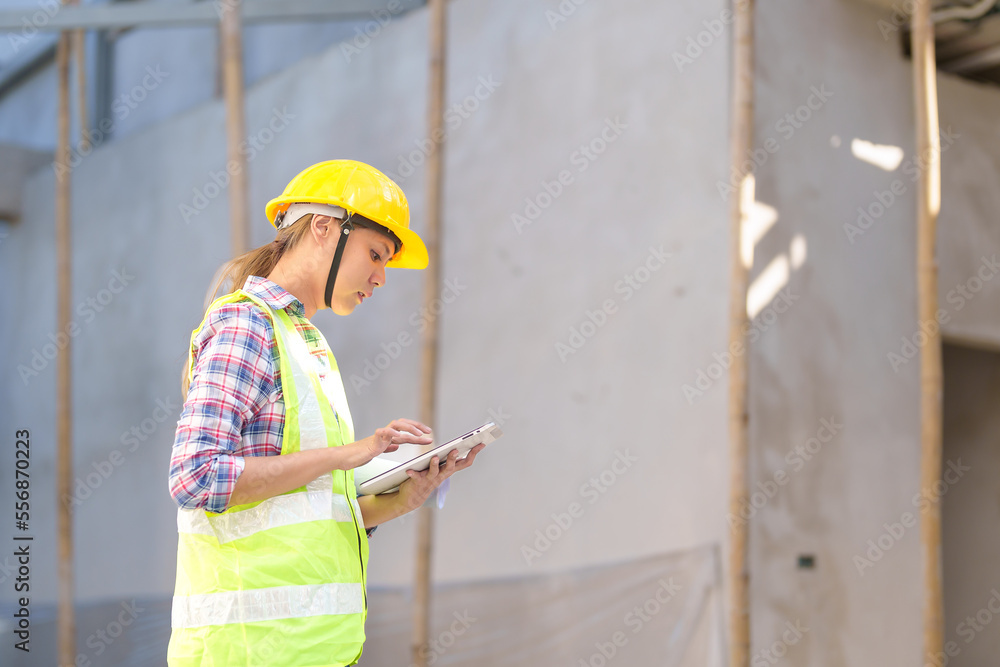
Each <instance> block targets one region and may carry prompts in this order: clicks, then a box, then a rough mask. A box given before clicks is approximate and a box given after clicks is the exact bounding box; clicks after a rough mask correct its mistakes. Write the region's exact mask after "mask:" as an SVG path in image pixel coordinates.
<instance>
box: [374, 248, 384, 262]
mask: <svg viewBox="0 0 1000 667" xmlns="http://www.w3.org/2000/svg"><path fill="white" fill-rule="evenodd" d="M372 259H373V260H375V261H376V262H378V261H380V260H381V259H382V258H381V257H380V256H379V254H378V253H377V252H375V251H374V250H373V251H372Z"/></svg>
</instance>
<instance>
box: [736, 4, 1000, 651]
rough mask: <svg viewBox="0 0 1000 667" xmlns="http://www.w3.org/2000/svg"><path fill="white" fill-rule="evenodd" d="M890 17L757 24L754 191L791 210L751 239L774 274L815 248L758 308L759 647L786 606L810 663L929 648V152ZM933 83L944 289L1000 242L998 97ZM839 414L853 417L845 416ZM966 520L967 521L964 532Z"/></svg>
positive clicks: (841, 11)
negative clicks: (876, 153) (922, 505)
mask: <svg viewBox="0 0 1000 667" xmlns="http://www.w3.org/2000/svg"><path fill="white" fill-rule="evenodd" d="M880 18H883V14H882V13H881V12H880V11H879V10H877V9H872V8H871V7H869V6H867V5H863V4H860V3H853V2H839V1H834V0H831V1H828V2H822V3H819V4H816V3H812V4H810V6H809V8H808V10H807V9H806V8H805V6H803V5H801V3H790V2H786V3H778V4H772V5H766V6H763V7H761V9H760V14H759V18H758V24H757V25H758V31H759V32H758V39H759V41H758V44H759V51H758V64H757V75H758V88H757V111H756V118H757V125H756V131H757V141H756V145H758V146H764V145H765V144H764V142H765V141H766V139H767V138H768V137H773V138H775V140H776V141H777V146H778V149H777V150H776V151H775V152H774V153H773V155H771V156H769V158H768V159H767V161H766V163H765V164H763V166H761V167H760V168H759V169H758V170H757V188H758V189H757V199H758V201H760V202H762V203H764V204H766V205H768V206H770V207H773V209H774V212H773V213H772V216H773V215H775V214H776V215H777V221H776V223H775V224H774V225H773V226H772V227H771V228H770V230H769V231H768V232H767V233H766V234H765V235H764V236H763V238H762V239H761V241H760V242H759V243H758V245H757V255H756V257H755V262H756V265H755V270H754V274H755V276H756V277H757V278H759V279H760V281H761V284H762V285H763V284H767V282H768V279H769V276H774V275H777V276H779V277H781V275H782V274H781V272H780V271H777V272H775V273H770V274H769V272H768V270H767V269H766V267H768V266H769V265H771V263H772V262H775V264H774V265H771V268H772V269H773V268H774V267H775V266H776V267H778V268H779V269H780V268H781V266H783V262H785V261H786V259H785V258H787V261H788V262H789V263H790V264H791V265H792V266H793V267H794V259H793V258H794V256H795V255H796V252H795V250H794V246H795V244H796V241H795V238H796V236H799V235H800V236H801V237H802V239H804V245H805V247H806V249H807V251H806V253H805V255H806V258H805V261H804V263H803V264H802V265H801V268H799V269H798V270H794V268H792V270H790V271H789V272H788V279H787V285H788V289H789V291H790V292H791V293H792V294H794V295H795V296H797V297H798V301H796V302H795V305H794V306H793V307H790V308H788V311H787V312H786V313H784V314H779V315H777V316H776V317H775V315H772V318H773V319H776V320H777V321H776V323H775V324H773V325H772V326H766V324H767V322H766V320H762V319H761V317H758V322H760V323H761V325H762V328H764V329H765V330H764V331H763V333H762V335H761V336H760V342H759V344H757V345H756V346H755V347H754V348H753V353H752V356H751V359H750V362H751V378H750V381H751V396H752V411H751V415H752V416H751V430H752V433H753V437H752V446H753V451H754V455H753V456H754V465H753V468H754V473H753V479H754V480H755V482H759V484H760V486H756V488H755V490H756V491H758V492H759V494H760V495H758V501H759V502H760V503H761V504H762V507H761V509H759V510H758V511H757V512H756V513H755V514H754V519H755V520H753V519H752V521H753V523H752V524H751V527H752V533H751V542H752V545H753V546H752V560H751V572H752V573H753V575H752V576H753V580H752V581H753V583H752V593H751V597H752V599H753V601H754V608H755V612H756V615H755V616H754V624H753V644H754V651H755V655H764V654H763V653H762V651H765V650H767V649H768V648H769V647H773V646H776V645H775V644H774V642H779V643H780V642H781V641H782V632H783V630H784V629H785V627H786V626H785V624H786V623H787V622H792V623H796V622H798V621H801V622H802V624H803V625H804V626H807V627H809V628H810V630H809V631H808V632H807V633H805V636H804V638H803V639H802V640H801V641H797V642H796V643H795V644H794V645H791V646H788V647H787V649H788V656H789V657H788V659H789V660H791V661H793V662H795V663H796V664H810V665H840V664H861V663H864V664H876V663H887V664H888V663H892V664H907V663H910V664H918V663H917V661H918V660H919V659H920V642H921V639H920V638H921V627H920V618H921V617H920V609H921V600H922V593H921V592H920V588H919V586H916V585H914V582H919V581H920V552H919V541H918V535H917V530H916V528H914V527H913V525H914V524H915V522H916V517H917V516H918V507H917V504H915V503H914V495H915V494H916V493H917V492H918V491H919V480H918V470H919V410H918V400H919V398H918V389H919V370H918V363H917V361H916V358H915V355H916V347H912V348H911V347H908V344H907V343H905V342H904V339H905V340H907V341H910V342H911V343H914V344H915V343H918V342H919V338H917V334H918V332H919V328H918V326H917V321H916V291H915V274H914V270H915V261H914V253H915V232H914V230H915V222H914V220H915V217H914V216H915V205H914V196H915V193H916V187H917V186H916V180H915V179H916V174H918V173H919V170H920V169H921V168H922V167H921V164H922V163H921V161H920V157H919V156H917V155H915V151H914V126H913V123H914V121H913V112H912V89H911V76H912V71H911V68H910V63H909V62H908V61H905V60H904V59H903V57H902V56H901V54H900V48H899V35H898V34H889V35H886V36H883V35H882V33H881V32H880V31H879V29H878V26H877V21H878V20H879V19H880ZM804 26H806V27H804ZM939 86H940V103H941V128H942V130H943V131H944V135H943V139H942V145H943V146H944V148H945V152H944V153H943V155H942V157H943V162H944V173H943V177H942V183H943V186H942V190H943V200H944V204H943V206H942V211H941V217H940V233H939V243H940V247H941V250H940V256H941V276H940V285H941V300H942V306H945V299H946V296H947V294H948V291H949V290H950V289H951V288H952V287H954V286H955V284H957V283H958V281H959V280H962V281H963V282H964V281H965V280H967V279H968V278H969V277H970V276H973V275H975V272H976V271H977V270H978V266H979V265H980V263H981V260H980V256H981V255H982V254H983V253H986V254H989V253H992V252H993V249H994V248H995V247H996V240H995V237H996V230H995V219H996V215H995V212H994V211H995V207H993V208H991V207H990V205H989V204H990V202H991V201H992V200H991V198H993V199H995V198H996V195H995V192H994V190H995V188H992V187H991V186H990V185H989V184H990V183H993V182H995V180H996V176H997V173H996V170H997V164H998V162H997V156H998V155H1000V145H998V143H997V130H996V125H995V122H993V119H994V118H995V117H996V114H995V113H992V112H991V111H990V110H993V109H996V105H997V104H998V103H1000V94H998V92H997V91H996V89H995V88H991V87H983V86H978V85H975V84H971V83H969V82H965V81H961V80H956V79H953V78H950V77H947V76H942V77H940V78H939ZM817 90H819V91H820V92H822V91H828V97H829V101H827V102H822V101H821V97H820V96H819V95H818V94H817V93H816V91H817ZM811 95H812V96H813V97H810V96H811ZM802 105H805V106H802ZM809 105H812V107H811V108H810V106H809ZM786 114H793V117H792V118H790V119H789V118H787V117H786ZM795 114H798V115H797V117H796V116H795ZM949 127H953V128H954V130H955V131H954V132H949V131H948V128H949ZM956 134H957V135H958V136H957V138H952V137H955V135H956ZM855 139H861V140H865V141H868V142H871V143H874V144H879V145H883V146H893V147H898V148H900V149H902V153H903V156H902V160H901V161H900V163H899V164H897V165H896V166H895V167H894V168H893V167H890V168H889V169H888V170H886V169H883V168H879V167H877V166H874V165H873V164H871V163H869V162H866V161H864V160H862V159H860V158H858V157H855V152H854V151H853V149H852V144H853V141H854V140H855ZM865 214H867V217H866V215H865ZM798 243H799V244H800V245H799V247H800V248H801V247H802V246H801V244H802V241H799V242H798ZM752 289H753V288H752ZM995 289H996V285H995V284H994V283H988V284H987V288H984V289H983V290H982V296H981V297H976V298H975V303H972V304H969V305H970V307H968V308H966V309H965V310H964V311H961V312H955V313H954V318H953V319H952V320H951V322H950V323H949V324H947V325H946V327H945V333H946V335H951V336H956V335H958V334H962V335H963V336H969V337H976V338H980V339H987V338H993V339H995V337H996V332H997V331H1000V328H998V327H997V324H998V322H997V319H996V312H997V310H996V308H995V307H993V308H991V305H992V306H995V305H996V303H995V301H996V299H995V298H994V297H995V295H994V293H993V290H995ZM973 306H974V307H973ZM947 307H948V308H954V304H952V305H950V306H947ZM955 310H956V311H957V310H958V309H955ZM764 313H765V314H766V311H764ZM824 419H825V420H827V421H826V424H824ZM831 423H834V424H838V425H841V426H838V428H837V429H836V433H833V431H834V429H831V428H829V424H831ZM831 435H832V436H833V437H832V438H831V437H830V436H831ZM769 490H770V491H769ZM904 524H905V525H904ZM971 525H973V524H972V522H971V519H969V518H966V519H964V520H963V521H962V522H961V524H960V525H959V526H958V527H957V528H956V530H968V529H970V527H971ZM977 525H978V524H977ZM900 526H902V531H901V532H900V530H899V527H900ZM980 529H981V526H980ZM802 555H806V556H813V557H814V567H813V568H802V567H799V561H798V558H799V556H802ZM954 558H959V556H957V555H956V556H955V557H954ZM954 567H961V565H956V566H954ZM970 664H971V663H970Z"/></svg>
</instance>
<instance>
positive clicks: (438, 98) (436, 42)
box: [411, 0, 447, 667]
mask: <svg viewBox="0 0 1000 667" xmlns="http://www.w3.org/2000/svg"><path fill="white" fill-rule="evenodd" d="M427 4H428V11H429V13H430V18H429V20H430V38H429V42H430V76H429V86H428V91H427V129H428V135H427V136H428V137H429V138H430V140H431V141H432V142H434V143H435V144H437V147H436V148H435V149H434V150H433V151H432V152H431V154H430V155H429V156H428V158H427V230H426V233H425V236H424V239H425V244H426V245H427V254H428V257H429V263H428V265H427V273H426V275H425V283H424V306H425V307H426V308H430V305H431V303H432V302H433V301H434V299H435V298H437V294H438V289H439V287H440V285H439V283H440V281H441V258H440V254H441V253H440V248H441V242H440V237H441V231H440V230H441V193H442V189H443V188H442V167H443V160H444V143H443V141H444V76H445V35H446V27H447V26H446V18H447V16H446V11H447V6H446V4H445V0H430V1H429V2H428V3H427ZM438 322H439V319H438V318H436V319H434V320H433V321H432V322H430V324H429V325H428V327H427V329H426V330H425V333H424V339H423V358H422V382H421V397H420V399H421V400H420V419H421V421H423V422H424V423H425V424H434V415H435V412H436V407H437V405H436V404H437V358H438ZM433 536H434V507H433V506H426V505H425V506H424V507H421V508H420V509H419V510H418V511H417V544H416V549H417V554H416V572H415V575H414V592H413V637H412V641H411V650H412V655H411V660H412V663H413V665H414V666H415V667H426V665H427V651H426V650H424V649H425V647H427V645H428V641H429V638H430V615H431V554H432V545H433Z"/></svg>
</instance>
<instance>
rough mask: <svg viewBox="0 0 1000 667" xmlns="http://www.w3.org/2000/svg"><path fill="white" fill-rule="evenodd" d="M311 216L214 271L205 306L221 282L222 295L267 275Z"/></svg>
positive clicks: (184, 389)
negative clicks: (251, 278) (223, 289)
mask: <svg viewBox="0 0 1000 667" xmlns="http://www.w3.org/2000/svg"><path fill="white" fill-rule="evenodd" d="M312 218H313V214H312V213H306V214H305V215H303V216H302V217H301V218H299V219H298V220H296V221H295V222H293V223H292V224H290V225H287V226H285V227H282V228H281V229H279V230H278V234H277V236H276V237H275V239H274V241H272V242H271V243H268V244H267V245H262V246H260V247H259V248H255V249H253V250H251V251H250V252H247V253H244V254H242V255H240V256H239V257H236V258H234V259H231V260H229V261H228V262H226V263H225V264H223V265H222V266H221V267H220V268H219V270H218V271H216V273H215V276H214V277H213V278H212V283H211V287H210V288H209V290H208V292H206V294H205V305H204V308H205V310H206V311H207V310H208V307H209V306H210V305H211V304H212V302H213V301H214V300H215V299H216V298H217V295H218V293H219V290H220V289H221V288H222V287H223V286H224V285H225V286H226V291H224V292H223V293H222V295H221V296H225V295H227V294H231V293H233V292H235V291H236V290H238V289H240V288H242V287H243V285H245V284H246V282H247V279H248V278H249V277H250V276H259V277H261V278H267V276H268V275H269V274H270V273H271V271H273V270H274V267H275V266H277V265H278V260H279V259H281V256H282V255H284V254H285V252H287V251H288V250H291V249H292V248H294V247H295V245H296V244H297V243H298V242H299V241H300V240H301V239H302V237H303V236H305V235H306V233H307V232H308V231H309V228H310V226H311V224H312ZM334 220H336V218H334ZM338 222H339V221H338ZM351 222H353V223H354V224H355V225H356V226H358V227H366V228H368V229H372V230H374V231H377V232H380V233H382V234H384V235H386V236H388V237H389V239H390V240H392V242H393V244H394V245H395V252H396V253H398V252H399V250H400V247H401V246H402V244H401V243H400V240H399V238H398V237H397V236H396V235H395V234H393V233H392V232H391V231H389V230H388V229H387V228H385V227H383V226H382V225H380V224H378V223H376V222H373V221H371V220H369V219H368V218H365V217H362V216H360V215H358V214H356V213H355V214H354V215H352V216H351ZM188 361H189V359H188V358H187V355H185V362H184V370H183V375H182V376H181V393H182V396H183V397H184V399H185V400H187V393H188V387H189V385H190V382H191V377H190V368H189V367H188Z"/></svg>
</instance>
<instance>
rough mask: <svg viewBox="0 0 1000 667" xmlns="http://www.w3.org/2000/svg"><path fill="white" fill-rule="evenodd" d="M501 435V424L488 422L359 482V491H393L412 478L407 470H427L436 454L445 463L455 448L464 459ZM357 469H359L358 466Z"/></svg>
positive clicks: (441, 463) (368, 493)
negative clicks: (481, 445) (471, 450)
mask: <svg viewBox="0 0 1000 667" xmlns="http://www.w3.org/2000/svg"><path fill="white" fill-rule="evenodd" d="M501 435H503V431H501V430H500V427H499V426H497V425H496V424H495V423H493V422H486V423H485V424H483V425H482V426H480V427H479V428H476V429H473V430H471V431H469V432H468V433H466V434H465V435H463V436H459V437H457V438H455V439H454V440H450V441H449V442H446V443H444V444H443V445H439V446H437V447H435V448H434V449H430V450H428V451H426V452H424V453H423V454H420V455H419V456H417V457H415V458H412V459H410V460H409V461H405V462H403V463H397V464H396V465H394V466H393V467H391V468H389V469H388V470H386V471H385V472H382V473H380V474H378V475H375V476H374V477H372V478H371V479H368V480H365V481H363V482H361V483H359V484H358V485H357V490H358V493H359V494H361V495H375V494H379V493H385V492H387V491H392V490H393V489H395V488H396V487H398V486H399V485H400V484H402V483H403V482H405V481H406V480H407V479H409V478H410V476H409V475H407V474H406V471H407V470H415V471H417V472H420V471H422V470H427V469H428V468H429V467H430V465H431V459H432V458H434V457H435V456H437V457H438V463H439V464H440V465H443V464H444V462H445V459H446V458H447V456H448V454H449V452H451V450H453V449H457V450H458V459H459V460H462V459H463V458H465V456H466V454H468V453H469V450H470V449H472V448H473V447H475V446H476V445H478V444H480V443H485V444H487V445H488V444H489V443H491V442H493V441H494V440H496V439H497V438H499V437H500V436H501ZM381 463H382V464H383V465H385V463H386V462H385V461H384V460H383V461H382V462H381ZM366 465H367V464H366ZM362 467H364V466H362ZM355 470H359V469H358V468H356V469H355Z"/></svg>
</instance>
